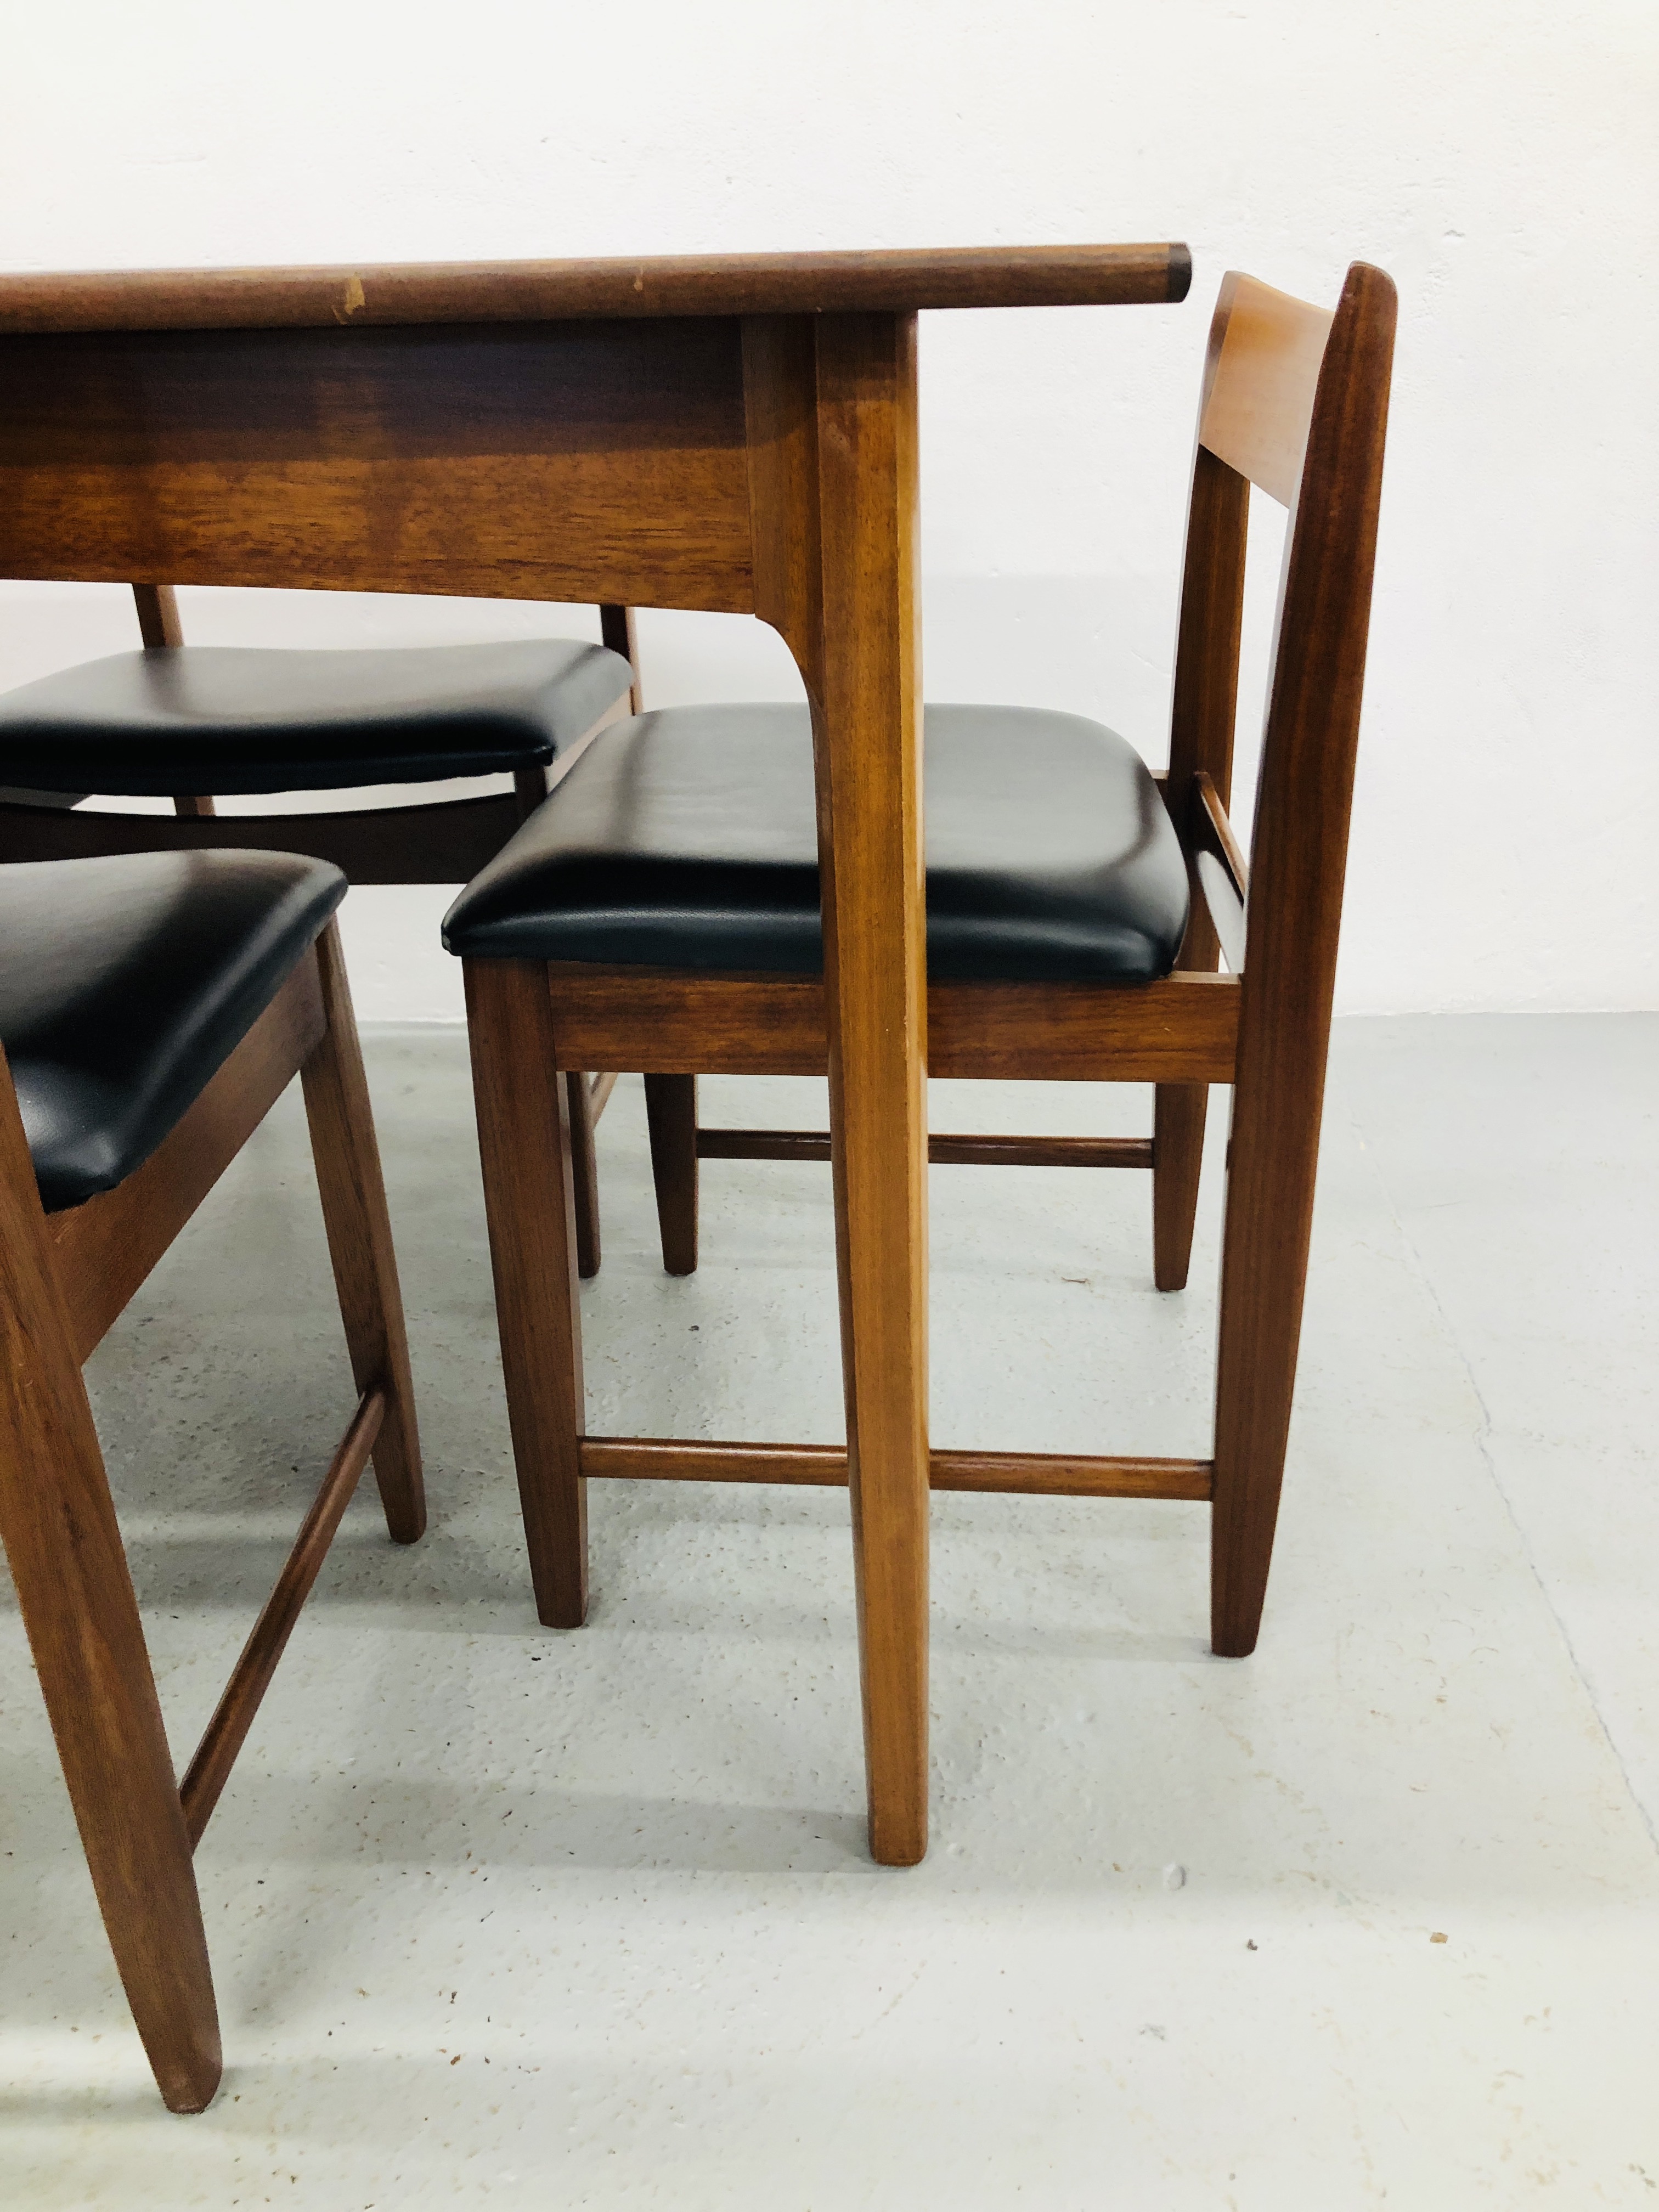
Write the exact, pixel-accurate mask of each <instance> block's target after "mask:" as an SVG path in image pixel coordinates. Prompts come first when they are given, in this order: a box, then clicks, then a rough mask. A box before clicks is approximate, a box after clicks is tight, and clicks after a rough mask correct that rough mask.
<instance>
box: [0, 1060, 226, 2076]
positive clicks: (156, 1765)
mask: <svg viewBox="0 0 1659 2212" xmlns="http://www.w3.org/2000/svg"><path fill="white" fill-rule="evenodd" d="M0 1537H3V1540H4V1543H5V1548H6V1556H7V1558H8V1559H9V1562H10V1565H11V1571H12V1576H13V1579H14V1581H15V1584H16V1589H17V1599H18V1604H19V1607H20V1608H21V1613H22V1616H23V1625H24V1626H25V1628H26V1629H27V1632H28V1638H29V1644H30V1647H31V1649H32V1650H33V1654H34V1662H35V1666H36V1668H37V1670H38V1672H39V1674H40V1687H41V1691H42V1693H43V1695H44V1696H45V1699H46V1711H47V1712H48V1714H49V1715H50V1716H51V1719H52V1732H53V1734H54V1735H55V1736H56V1737H57V1740H58V1755H59V1757H60V1759H62V1761H63V1767H64V1781H65V1782H66V1783H67V1784H68V1785H69V1793H70V1802H71V1803H72V1804H73V1806H74V1808H75V1817H76V1824H77V1826H79V1828H80V1831H81V1841H82V1845H83V1847H84V1849H85V1850H86V1854H87V1863H88V1868H89V1869H90V1870H91V1874H92V1881H93V1887H94V1890H95V1891H96V1893H97V1897H98V1903H99V1907H100V1911H102V1914H103V1918H104V1926H105V1928H106V1930H107V1931H108V1935H109V1941H110V1948H111V1949H112V1951H113V1952H114V1954H115V1963H116V1966H117V1967H118V1970H119V1972H120V1976H121V1981H122V1984H123V1986H124V1987H125V1990H126V1993H127V2001H128V2002H129V2003H130V2004H131V2008H132V2015H133V2019H134V2021H136V2023H137V2028H138V2033H139V2035H140V2036H141V2037H142V2039H143V2045H144V2049H145V2051H146V2053H147V2054H148V2056H149V2063H150V2065H151V2068H152V2069H153V2070H154V2072H155V2080H156V2084H157V2086H158V2087H159V2088H160V2090H161V2095H162V2098H163V2100H165V2102H166V2103H167V2106H168V2108H169V2109H170V2110H171V2111H173V2112H200V2111H202V2110H203V2108H204V2106H207V2105H208V2104H210V2102H211V2101H212V2098H213V2094H214V2092H215V2090H216V2088H217V2087H218V2086H219V2076H220V2071H221V2066H222V2059H221V2053H220V2045H219V2018H218V2010H217V2008H216V2004H215V2002H214V1996H213V1979H212V1974H211V1971H210V1967H209V1965H208V1952H207V1936H206V1933H205V1931H204V1928H203V1925H202V1908H201V1902H200V1899H198V1897H197V1890H196V1877H195V1874H194V1872H193V1871H192V1869H191V1850H190V1841H189V1838H188V1837H187V1836H186V1834H185V1820H184V1814H183V1812H182V1810H181V1809H180V1807H179V1790H178V1784H177V1781H176V1779H175V1777H174V1774H173V1761H172V1758H171V1756H170V1754H169V1753H168V1750H167V1734H166V1731H165V1729H164V1728H163V1727H162V1723H161V1705H160V1703H159V1701H158V1699H157V1698H156V1694H155V1678H154V1676H153V1675H152V1674H151V1672H150V1666H149V1653H148V1651H147V1650H145V1647H144V1635H143V1626H142V1624H141V1623H140V1620H139V1617H138V1607H137V1600H136V1599H135V1597H134V1595H133V1589H132V1581H131V1576H130V1575H129V1573H128V1571H127V1562H126V1554H125V1552H124V1551H123V1550H122V1547H121V1536H120V1531H119V1529H118V1527H117V1526H116V1520H115V1509H114V1505H113V1504H112V1500H111V1498H110V1494H109V1484H108V1481H107V1480H106V1475H105V1473H104V1462H103V1456H102V1454H101V1453H100V1450H99V1449H98V1437H97V1434H96V1431H94V1427H93V1421H92V1409H91V1407H89V1406H88V1403H87V1395H86V1391H85V1389H84V1387H83V1386H82V1381H81V1372H80V1368H79V1366H78V1364H77V1363H76V1358H75V1353H74V1347H73V1345H72V1342H71V1339H70V1325H69V1318H68V1315H67V1313H66V1312H65V1310H64V1301H63V1294H62V1291H61V1290H60V1289H59V1286H58V1278H57V1275H56V1273H55V1272H54V1270H53V1265H52V1255H51V1247H50V1242H49V1238H48V1233H47V1230H46V1219H45V1217H44V1215H43V1214H42V1213H41V1211H40V1200H39V1198H38V1196H37V1195H36V1192H35V1187H34V1175H33V1169H32V1167H31V1165H30V1163H29V1153H28V1146H27V1142H26V1140H25V1139H24V1135H23V1131H22V1125H21V1121H20V1120H19V1118H18V1113H17V1103H16V1098H15V1094H14V1093H13V1091H12V1088H11V1085H10V1083H9V1081H7V1080H6V1079H4V1075H3V1069H0Z"/></svg>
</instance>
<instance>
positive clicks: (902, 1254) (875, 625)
mask: <svg viewBox="0 0 1659 2212" xmlns="http://www.w3.org/2000/svg"><path fill="white" fill-rule="evenodd" d="M817 489H818V514H819V529H820V560H821V574H822V592H823V600H822V630H821V637H822V647H821V653H822V659H821V662H820V665H819V668H818V670H817V684H816V686H815V687H814V688H815V690H816V696H815V698H814V708H815V713H814V728H815V750H816V757H817V791H818V818H819V836H820V848H819V857H820V864H821V869H822V876H823V934H824V970H825V982H826V987H827V999H828V1006H829V1095H830V1126H831V1130H832V1134H833V1159H834V1170H835V1202H836V1247H837V1257H838V1263H839V1273H840V1286H841V1310H842V1364H843V1376H844V1383H845V1391H846V1401H847V1439H848V1459H849V1467H850V1472H851V1487H852V1507H853V1532H854V1556H855V1561H856V1571H857V1578H858V1594H859V1627H860V1657H861V1662H862V1668H863V1689H864V1728H865V1748H866V1759H867V1764H868V1786H869V1802H870V1847H871V1850H872V1854H873V1855H874V1857H876V1858H877V1859H878V1860H879V1861H880V1862H882V1863H884V1864H886V1865H890V1866H908V1865H911V1864H913V1863H915V1861H916V1860H918V1859H920V1858H921V1857H922V1856H923V1854H924V1853H925V1852H926V1850H927V1508H928V1490H927V1109H926V1095H925V1083H926V1067H925V1054H926V1019H927V994H926V981H925V974H924V945H923V929H922V921H923V914H922V863H921V796H920V771H921V688H920V680H919V671H918V668H917V644H918V624H917V612H916V569H915V531H916V387H915V319H914V318H913V317H893V316H873V315H872V316H856V317H855V316H836V317H825V318H824V319H823V320H822V321H821V323H820V324H819V325H818V330H817Z"/></svg>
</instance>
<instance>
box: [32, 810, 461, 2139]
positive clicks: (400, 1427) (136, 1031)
mask: <svg viewBox="0 0 1659 2212" xmlns="http://www.w3.org/2000/svg"><path fill="white" fill-rule="evenodd" d="M345 889H346V883H345V878H344V877H343V875H342V874H341V873H340V872H339V871H338V870H337V869H336V868H333V867H331V866H327V865H325V864H324V863H322V862H319V861H316V860H308V859H304V858H301V857H300V856H298V855H295V854H278V853H264V852H243V853H214V852H201V853H145V854H129V855H125V856H120V857H108V858H104V859H99V860H67V861H46V862H41V863H38V864H31V865H27V866H4V867H0V1046H3V1051H0V1539H3V1541H4V1545H5V1551H6V1557H7V1559H8V1560H9V1564H10V1567H11V1572H12V1577H13V1580H14V1583H15V1587H16V1591H17V1599H18V1604H19V1607H20V1608H21V1613H22V1619H23V1623H24V1626H25V1627H26V1629H27V1633H28V1638H29V1644H30V1646H31V1649H32V1650H33V1655H34V1662H35V1667H36V1669H37V1671H38V1673H39V1675H40V1686H41V1690H42V1692H43V1693H44V1695H45V1698H46V1709H47V1711H48V1713H49V1714H50V1716H51V1719H52V1729H53V1733H54V1735H56V1738H57V1741H58V1753H59V1755H60V1757H61V1759H62V1762H63V1768H64V1779H65V1781H66V1782H67V1784H68V1785H69V1792H70V1800H71V1802H72V1803H73V1805H74V1808H75V1815H76V1821H77V1822H78V1824H79V1826H80V1831H81V1840H82V1844H83V1845H84V1846H85V1850H86V1854H87V1861H88V1866H89V1867H90V1869H91V1872H92V1879H93V1886H94V1889H95V1891H96V1893H97V1897H98V1902H99V1905H100V1909H101V1911H102V1913H103V1917H104V1925H105V1928H106V1930H107V1931H108V1935H109V1940H110V1943H111V1946H112V1949H113V1951H114V1954H115V1960H116V1964H117V1966H118V1968H119V1970H120V1974H121V1979H122V1982H123V1984H125V1989H126V1992H127V1997H128V2001H129V2002H130V2003H131V2008H132V2012H133V2017H134V2019H135V2020H136V2021H137V2027H138V2032H139V2034H140V2036H141V2037H142V2038H143V2044H144V2048H145V2051H147V2053H148V2054H149V2062H150V2064H151V2067H152V2068H153V2069H154V2071H155V2079H156V2081H157V2083H158V2085H159V2087H160V2088H161V2094H162V2097H163V2098H164V2099H165V2100H166V2102H167V2105H168V2106H170V2107H171V2108H172V2110H173V2111H174V2112H199V2111H200V2110H201V2109H202V2108H203V2106H205V2105H206V2104H207V2103H208V2102H209V2101H210V2099H211V2098H212V2096H213V2093H214V2091H215V2089H216V2087H217V2086H218V2081H219V2075H220V2063H221V2061H220V2039H219V2026H218V2017H217V2012H216V2005H215V2001H214V1994H213V1982H212V1977H211V1974H210V1969H209V1965H208V1953H207V1940H206V1936H205V1933H204V1928H203V1923H202V1909H201V1904H200V1900H199V1899H198V1897H197V1888H196V1881H195V1876H194V1874H193V1872H192V1870H191V1855H192V1853H193V1852H194V1850H195V1848H196V1846H197V1844H198V1843H199V1842H200V1840H201V1837H202V1832H203V1830H204V1828H205V1827H206V1826H207V1824H208V1821H209V1820H210V1817H211V1815H212V1813H213V1809H214V1807H215V1805H216V1803H217V1802H218V1799H219V1796H220V1792H221V1791H222V1790H223V1788H224V1786H225V1783H226V1779H227V1778H228V1775H229V1772H230V1769H231V1765H232V1762H233V1760H234V1759H235V1757H236V1754H237V1753H238V1751H239V1750H240V1747H241V1745H242V1743H243V1741H244V1740H245V1738H246V1735H247V1732H248V1729H249V1727H250V1726H251V1724H252V1720H253V1717H254V1715H255V1713H256V1712H257V1711H258V1706H259V1701H260V1699H262V1698H263V1697H264V1692H265V1690H266V1688H267V1687H268V1686H269V1685H270V1680H271V1676H272V1674H273V1673H274V1671H275V1669H276V1662H277V1661H278V1659H279V1658H280V1657H281V1656H282V1652H283V1647H284V1645H285V1644H287V1642H288V1638H289V1634H290V1632H292V1630H293V1627H294V1625H295V1620H297V1618H298V1615H299V1612H300V1608H301V1606H302V1604H303V1603H304V1601H305V1599H306V1596H307V1592H308V1591H309V1590H310V1589H311V1586H312V1583H313V1581H314V1579H315V1577H316V1575H317V1571H318V1569H319V1566H320V1565H321V1564H322V1561H323V1558H324V1555H325V1553H326V1551H327V1549H328V1546H329V1543H330V1541H331V1538H332V1536H333V1534H334V1532H335V1530H336V1528H337V1527H338V1525H339V1522H340V1518H341V1516H342V1515H343V1512H344V1510H345V1509H346V1506H347V1504H348V1503H349V1500H350V1498H351V1495H352V1492H353V1491H354V1489H355V1487H356V1482H357V1479H358V1477H359V1475H360V1474H362V1469H363V1466H364V1464H365V1462H367V1461H368V1459H369V1458H370V1457H371V1456H372V1457H373V1460H374V1472H375V1476H376V1479H377V1480H378V1482H379V1485H380V1498H381V1502H382V1504H383V1505H384V1507H385V1510H386V1523H387V1526H388V1528H390V1530H391V1533H392V1537H393V1538H394V1539H395V1541H397V1542H398V1543H400V1544H410V1543H413V1542H414V1541H416V1538H417V1537H418V1536H419V1535H420V1534H421V1533H422V1529H423V1528H424V1527H425V1524H426V1507H425V1502H424V1498H423V1495H422V1480H421V1454H420V1443H419V1438H418V1435H417V1432H416V1421H415V1402H414V1396H413V1392H412V1389H411V1387H410V1370H409V1352H408V1347H407V1344H406V1342H405V1339H404V1318H403V1308H402V1304H401V1302H400V1299H399V1296H398V1275H397V1267H396V1263H395V1261H394V1260H393V1256H392V1233H391V1228H390V1225H389V1222H388V1220H387V1216H386V1195H385V1192H384V1190H383V1188H382V1187H381V1182H380V1155H379V1152H378V1151H377V1149H376V1146H375V1139H374V1123H373V1121H372V1120H371V1118H370V1114H369V1103H368V1089H367V1086H366V1085H365V1082H364V1078H363V1064H362V1054H361V1052H360V1050H359V1048H358V1042H357V1031H356V1024H355V1023H354V1021H353V1019H352V1012H351V999H350V994H349V989H348V987H347V981H346V973H345V969H344V966H343V962H342V959H341V955H340V941H339V934H338V931H337V926H336V923H335V921H334V920H333V918H332V917H333V915H334V910H335V908H337V906H338V904H339V902H340V900H341V898H342V897H343V896H344V893H345ZM296 1073H298V1074H299V1075H300V1076H301V1079H302V1081H303V1085H304V1091H305V1103H306V1112H307V1118H308V1120H309V1122H310V1127H311V1142H312V1151H313V1156H314V1158H315V1160H316V1166H317V1180H318V1184H319V1189H320V1192H321V1195H322V1204H323V1218H324V1221H325V1225H326V1228H327V1232H328V1242H329V1249H330V1253H331V1257H332V1260H333V1265H334V1277H335V1283H336V1287H337V1290H338V1292H339V1299H340V1311H341V1315H342V1317H343V1321H344V1323H345V1336H346V1345H347V1349H348V1352H349V1358H350V1362H351V1371H352V1375H353V1378H354V1381H355V1384H356V1390H357V1392H358V1394H359V1395H358V1401H357V1408H356V1413H354V1414H353V1415H352V1418H351V1421H350V1423H349V1426H348V1427H347V1429H346V1431H345V1434H344V1436H343V1437H342V1438H341V1440H340V1443H339V1445H338V1447H337V1449H336V1451H335V1453H334V1455H333V1457H332V1459H331V1462H330V1463H329V1467H328V1470H327V1472H326V1474H325V1475H324V1478H323V1481H322V1486H321V1487H320V1489H319V1491H318V1492H317V1496H316V1498H315V1501H314V1502H313V1504H312V1506H311V1508H310V1510H309V1511H308V1512H307V1515H306V1516H305V1519H304V1521H303V1522H302V1523H301V1528H300V1532H299V1534H298V1537H297V1538H296V1540H295V1545H294V1548H293V1550H292V1552H291V1553H289V1558H288V1559H287V1562H286V1564H285V1565H284V1566H283V1570H282V1572H281V1574H280V1575H279V1576H278V1577H277V1579H276V1586H275V1588H274V1589H273V1590H272V1592H271V1595H270V1599H269V1600H268V1601H267V1602H266V1604H265V1607H264V1610H263V1611H262V1613H260V1615H259V1618H258V1622H257V1624H256V1625H255V1626H254V1628H253V1631H252V1634H251V1635H250V1636H249V1638H248V1640H247V1643H246V1646H245V1648H244V1650H243V1651H242V1654H241V1656H240V1658H239V1659H238V1661H237V1662H236V1665H235V1667H234V1669H233V1671H232V1673H231V1676H230V1680H229V1681H228V1684H227V1686H226V1688H225V1691H224V1694H223V1695H222V1698H221V1699H220V1700H219V1703H218V1705H217V1707H216V1710H215V1712H214V1714H213V1717H212V1718H211V1720H210V1722H209V1723H208V1726H207V1729H206V1732H205V1734H204V1736H203V1738H202V1741H201V1743H200V1744H199V1746H198V1747H197V1751H196V1754H195V1757H194V1758H193V1759H191V1762H190V1765H189V1766H188V1767H187V1768H186V1770H185V1775H184V1779H183V1781H182V1782H179V1780H178V1779H177V1778H176V1777H175V1773H174V1769H173V1760H172V1757H171V1754H170V1753H169V1751H168V1747H167V1735H166V1732H165V1729H164V1728H163V1726H162V1720H161V1706H160V1705H159V1703H158V1701H157V1698H156V1692H155V1679H154V1676H153V1674H152V1673H151V1669H150V1663H149V1653H148V1651H147V1650H146V1647H145V1643H144V1633H143V1624H142V1621H141V1620H140V1617H139V1612H138V1607H137V1602H136V1600H135V1597H134V1594H133V1586H132V1581H131V1576H130V1575H129V1572H128V1570H127V1563H126V1555H125V1552H124V1550H123V1548H122V1544H121V1536H120V1531H119V1529H118V1526H117V1523H116V1517H115V1512H114V1508H113V1505H112V1502H111V1497H110V1489H109V1483H108V1480H107V1477H106V1474H105V1469H104V1462H103V1457H102V1455H101V1453H100V1448H99V1443H98V1437H97V1433H96V1431H95V1430H94V1425H93V1419H92V1413H91V1409H90V1407H89V1405H88V1399H87V1394H86V1390H85V1388H84V1386H83V1384H82V1376H81V1367H82V1362H83V1361H84V1360H85V1359H86V1358H87V1357H88V1354H89V1353H90V1352H92V1350H93V1348H94V1346H95V1345H97V1344H98V1343H99V1341H100V1339H101V1338H102V1337H103V1336H104V1334H106V1331H107V1330H108V1329H109V1328H110V1327H111V1325H112V1322H114V1321H115V1320H116V1318H117V1316H118V1315H119V1314H120V1313H121V1311H122V1310H123V1309H124V1308H125V1306H126V1304H127V1303H128V1301H129V1300H130V1299H131V1297H132V1296H133V1294H134V1292H135V1291H137V1289H138V1288H139V1286H140V1285H141V1284H142V1283H143V1280H144V1279H145V1278H146V1276H147V1275H148V1274H149V1272H150V1270H151V1268H152V1267H154V1266H155V1263H156V1261H158V1260H159V1259H160V1258H161V1255H162V1254H163V1253H164V1252H166V1251H167V1248H168V1247H169V1245H171V1244H172V1243H173V1239H174V1238H175V1237H176V1236H177V1235H178V1233H179V1231H180V1230H181V1229H182V1228H183V1226H184V1225H185V1222H186V1221H188V1219H189V1218H190V1217H191V1214H192V1213H193V1212H195V1210H196V1208H197V1206H199V1205H200V1203H201V1201H202V1200H203V1199H204V1197H205V1196H206V1195H207V1193H208V1192H209V1191H210V1189H211V1188H212V1187H213V1185H214V1183H215V1182H217V1180H218V1178H219V1176H221V1174H222V1172H223V1171H224V1170H225V1169H226V1168H227V1167H228V1165H229V1164H230V1162H231V1161H232V1160H233V1159H234V1158H235V1156H236V1154H237V1153H238V1152H240V1149H241V1147H242V1146H243V1145H244V1144H245V1143H246V1141H247V1139H248V1138H249V1137H250V1136H251V1135H252V1133H253V1132H254V1130H255V1129H257V1128H258V1126H259V1124H260V1122H261V1121H263V1120H264V1117H265V1115H266V1114H267V1112H268V1111H269V1110H270V1107H271V1106H272V1105H273V1104H274V1103H275V1102H276V1099H277V1098H278V1097H280V1096H281V1094H282V1093H283V1091H284V1090H286V1088H287V1087H288V1085H289V1081H290V1080H291V1079H292V1078H293V1077H294V1075H295V1074H296Z"/></svg>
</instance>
